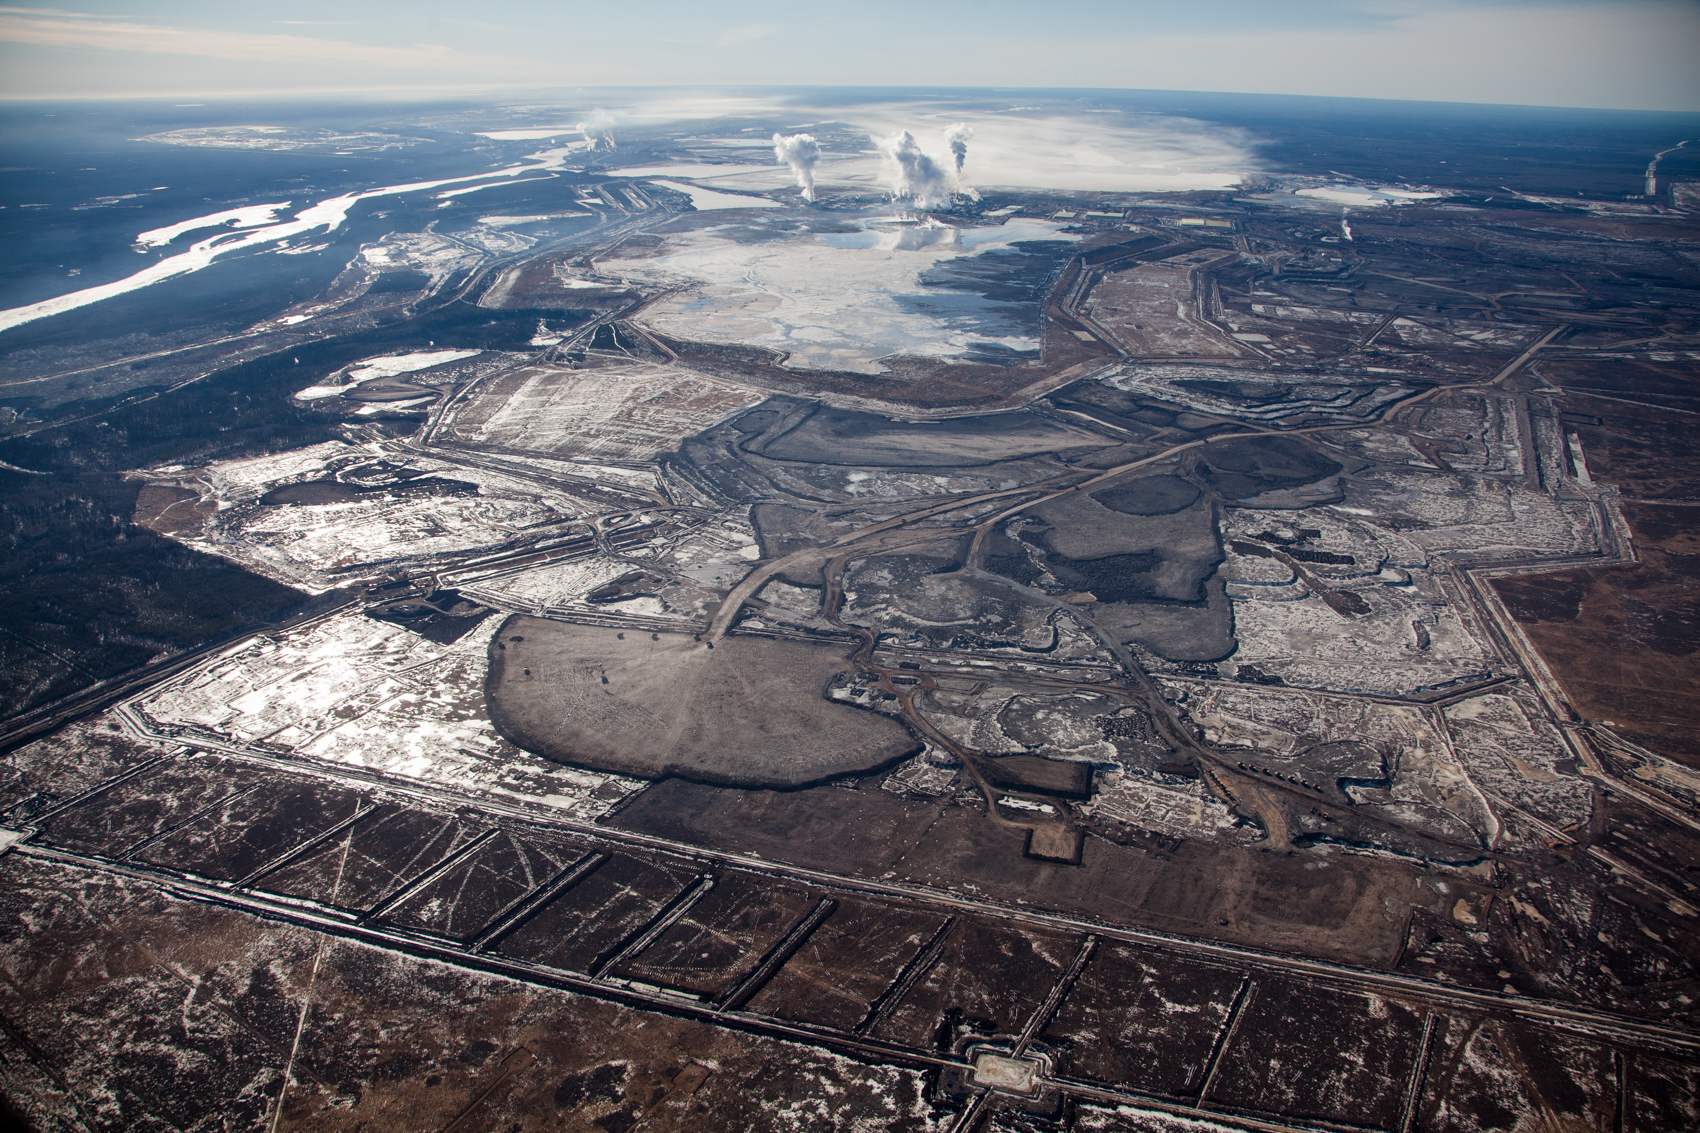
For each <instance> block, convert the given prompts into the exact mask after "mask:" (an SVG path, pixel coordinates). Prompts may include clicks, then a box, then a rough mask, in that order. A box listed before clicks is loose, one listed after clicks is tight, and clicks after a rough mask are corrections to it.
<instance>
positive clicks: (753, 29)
mask: <svg viewBox="0 0 1700 1133" xmlns="http://www.w3.org/2000/svg"><path fill="white" fill-rule="evenodd" d="M778 30H779V25H778V24H746V25H744V26H743V27H741V28H733V29H731V30H730V31H726V32H722V33H721V34H720V36H719V38H717V39H716V40H715V41H714V46H716V47H731V46H733V45H734V44H739V43H749V42H750V41H751V40H755V39H762V38H764V37H766V36H770V35H772V34H773V33H774V32H776V31H778Z"/></svg>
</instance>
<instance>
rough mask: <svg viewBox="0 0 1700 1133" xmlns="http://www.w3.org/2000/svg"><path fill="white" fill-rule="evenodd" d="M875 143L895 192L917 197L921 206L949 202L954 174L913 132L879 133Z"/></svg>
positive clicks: (903, 196)
mask: <svg viewBox="0 0 1700 1133" xmlns="http://www.w3.org/2000/svg"><path fill="white" fill-rule="evenodd" d="M873 143H874V145H876V146H878V147H879V151H880V153H881V154H883V155H884V156H885V159H886V163H887V167H886V177H887V179H888V182H889V183H890V185H891V195H892V196H894V197H896V198H897V199H898V200H909V201H914V202H915V204H916V205H918V206H920V207H921V208H939V207H941V206H944V205H948V204H949V203H950V196H951V192H952V190H954V189H955V187H956V179H955V177H954V176H952V175H951V173H950V171H949V170H947V169H945V168H944V167H943V166H941V165H940V164H939V163H938V162H937V161H934V160H933V159H932V158H931V157H929V156H927V154H926V153H924V152H923V151H922V149H921V146H920V144H919V143H918V142H916V141H915V135H914V134H911V133H910V132H909V131H908V130H903V131H901V132H900V133H897V134H893V135H892V136H891V137H889V138H880V137H876V138H874V139H873Z"/></svg>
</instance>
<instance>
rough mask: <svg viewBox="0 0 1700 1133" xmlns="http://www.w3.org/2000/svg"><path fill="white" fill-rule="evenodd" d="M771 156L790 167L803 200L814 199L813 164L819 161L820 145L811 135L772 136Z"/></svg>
mask: <svg viewBox="0 0 1700 1133" xmlns="http://www.w3.org/2000/svg"><path fill="white" fill-rule="evenodd" d="M773 156H774V158H775V159H776V160H778V161H782V162H784V163H785V164H786V165H789V166H790V167H791V172H792V173H795V174H796V175H797V187H798V188H800V189H802V190H803V199H804V200H805V201H812V200H814V199H815V162H817V161H819V160H820V143H819V142H817V141H815V139H814V136H813V135H811V134H792V135H790V136H789V137H787V136H785V135H784V134H775V135H773Z"/></svg>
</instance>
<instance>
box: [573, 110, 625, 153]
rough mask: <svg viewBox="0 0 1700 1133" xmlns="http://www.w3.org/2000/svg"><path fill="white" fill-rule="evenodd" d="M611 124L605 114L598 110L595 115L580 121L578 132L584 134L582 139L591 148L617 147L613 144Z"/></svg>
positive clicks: (609, 148) (608, 148)
mask: <svg viewBox="0 0 1700 1133" xmlns="http://www.w3.org/2000/svg"><path fill="white" fill-rule="evenodd" d="M613 125H614V123H613V122H612V121H610V120H609V119H608V117H607V116H606V115H604V114H602V113H600V112H599V113H597V114H596V116H595V117H593V118H590V119H588V120H586V121H584V122H580V123H579V124H578V132H579V133H581V134H583V135H584V140H585V141H587V142H589V143H590V148H591V149H593V150H611V149H618V148H619V147H618V146H616V145H615V144H614V135H613V132H612V127H613Z"/></svg>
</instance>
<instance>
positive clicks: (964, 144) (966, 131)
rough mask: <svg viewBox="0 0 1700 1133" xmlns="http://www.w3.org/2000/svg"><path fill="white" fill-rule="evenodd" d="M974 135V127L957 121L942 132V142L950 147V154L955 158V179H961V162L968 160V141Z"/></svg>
mask: <svg viewBox="0 0 1700 1133" xmlns="http://www.w3.org/2000/svg"><path fill="white" fill-rule="evenodd" d="M973 137H974V127H972V126H970V125H968V124H967V123H966V122H958V123H956V124H955V125H954V126H951V127H950V128H949V129H948V130H946V131H945V132H944V143H945V145H947V146H949V147H950V156H951V157H953V158H955V159H956V179H957V180H958V181H961V180H962V163H963V162H965V161H967V160H968V142H969V140H970V139H972V138H973Z"/></svg>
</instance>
